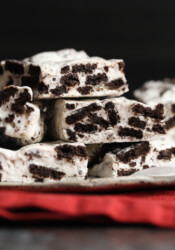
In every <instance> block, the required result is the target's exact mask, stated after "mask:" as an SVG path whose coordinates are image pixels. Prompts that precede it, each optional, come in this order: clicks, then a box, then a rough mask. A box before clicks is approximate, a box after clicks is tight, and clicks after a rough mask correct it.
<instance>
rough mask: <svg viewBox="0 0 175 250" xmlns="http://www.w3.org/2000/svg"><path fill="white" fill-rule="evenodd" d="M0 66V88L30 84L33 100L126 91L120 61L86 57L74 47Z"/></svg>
mask: <svg viewBox="0 0 175 250" xmlns="http://www.w3.org/2000/svg"><path fill="white" fill-rule="evenodd" d="M0 67H1V68H0V88H1V89H2V88H3V87H4V86H6V85H9V84H14V85H19V86H29V87H31V88H32V90H33V92H34V99H51V98H61V97H71V98H74V97H96V96H120V95H122V94H123V93H125V92H127V91H128V85H127V82H126V78H125V74H124V62H123V60H116V59H112V60H104V59H102V58H99V57H89V56H88V55H87V54H86V53H85V52H83V51H80V52H78V51H75V50H73V49H65V50H61V51H57V52H43V53H40V54H37V55H35V56H32V57H31V58H27V59H24V60H22V61H17V60H6V61H2V62H1V66H0Z"/></svg>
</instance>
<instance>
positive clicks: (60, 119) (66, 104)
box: [52, 97, 165, 144]
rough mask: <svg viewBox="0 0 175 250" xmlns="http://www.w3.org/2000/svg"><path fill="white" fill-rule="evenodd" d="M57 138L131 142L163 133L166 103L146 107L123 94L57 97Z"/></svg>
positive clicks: (54, 125) (54, 127) (90, 142)
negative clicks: (90, 97)
mask: <svg viewBox="0 0 175 250" xmlns="http://www.w3.org/2000/svg"><path fill="white" fill-rule="evenodd" d="M54 111H55V112H54V118H53V120H52V132H53V137H54V138H55V139H58V138H61V139H62V140H66V141H78V142H83V143H85V144H92V143H110V142H131V141H145V140H149V139H156V138H157V137H161V136H164V134H165V130H164V126H165V123H164V122H162V119H163V117H164V109H163V105H162V104H160V105H157V106H152V107H150V106H147V105H144V104H142V103H139V102H137V101H132V100H128V99H126V98H124V97H120V98H110V99H105V100H97V99H95V100H83V101H80V100H77V101H75V100H57V101H56V102H55V109H54Z"/></svg>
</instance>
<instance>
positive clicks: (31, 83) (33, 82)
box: [21, 76, 39, 89]
mask: <svg viewBox="0 0 175 250" xmlns="http://www.w3.org/2000/svg"><path fill="white" fill-rule="evenodd" d="M38 83H39V77H38V76H23V77H21V86H28V87H30V88H32V89H36V88H37V86H38Z"/></svg>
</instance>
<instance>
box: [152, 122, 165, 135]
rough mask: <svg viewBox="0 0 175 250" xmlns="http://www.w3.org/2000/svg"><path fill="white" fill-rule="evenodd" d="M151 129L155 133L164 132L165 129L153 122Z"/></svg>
mask: <svg viewBox="0 0 175 250" xmlns="http://www.w3.org/2000/svg"><path fill="white" fill-rule="evenodd" d="M152 130H153V131H154V132H155V133H159V134H165V129H164V127H163V126H161V125H160V124H155V125H153V128H152Z"/></svg>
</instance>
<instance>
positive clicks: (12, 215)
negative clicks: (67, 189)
mask: <svg viewBox="0 0 175 250" xmlns="http://www.w3.org/2000/svg"><path fill="white" fill-rule="evenodd" d="M0 218H3V219H7V220H11V221H36V220H67V221H68V220H75V221H78V220H79V221H80V220H81V221H88V222H89V221H95V220H98V219H101V220H103V219H108V220H109V221H111V220H112V221H115V222H120V223H134V224H135V223H139V224H140V223H147V224H152V225H156V226H160V227H169V228H175V191H174V190H173V191H168V190H166V191H161V190H160V191H149V192H134V193H122V194H58V193H34V192H24V191H23V192H22V191H9V190H8V191H6V190H0Z"/></svg>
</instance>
